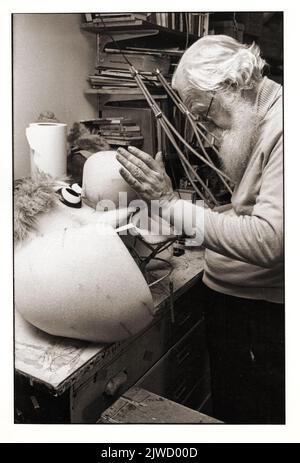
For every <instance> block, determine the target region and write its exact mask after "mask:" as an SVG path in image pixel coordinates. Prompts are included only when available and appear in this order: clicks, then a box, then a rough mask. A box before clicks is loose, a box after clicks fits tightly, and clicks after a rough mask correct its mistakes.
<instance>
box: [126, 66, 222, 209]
mask: <svg viewBox="0 0 300 463" xmlns="http://www.w3.org/2000/svg"><path fill="white" fill-rule="evenodd" d="M132 72H133V75H134V79H135V80H136V82H137V84H138V86H139V87H140V89H141V91H142V92H143V94H144V96H145V98H146V100H147V102H148V104H149V106H150V107H151V109H152V110H153V112H154V115H155V117H157V119H158V121H159V123H160V124H161V125H162V127H163V129H164V131H165V132H166V134H167V136H168V138H169V139H170V141H171V143H172V144H173V146H174V147H175V149H176V151H177V152H178V154H179V157H180V161H181V163H182V165H183V168H184V170H185V173H186V175H187V176H188V178H189V180H190V182H191V183H192V185H193V187H194V188H195V191H196V192H197V193H198V194H199V196H200V197H201V198H202V199H203V200H204V201H206V198H205V197H204V196H203V195H202V193H201V192H200V190H199V189H198V188H197V187H196V185H195V183H194V181H193V179H192V178H191V177H190V175H189V172H188V170H187V168H186V165H187V166H188V169H189V170H190V171H191V172H192V173H193V174H194V176H195V177H196V179H197V180H198V182H199V183H200V184H201V186H202V188H203V189H204V190H205V191H206V193H207V194H208V196H209V197H210V199H211V200H212V202H213V203H214V204H215V205H219V202H218V201H217V200H216V198H215V197H214V195H213V194H212V193H211V191H210V190H209V188H208V187H207V186H206V185H205V183H204V182H203V180H202V179H201V178H200V177H199V175H198V174H197V172H196V171H195V170H194V168H193V167H192V166H191V165H190V163H189V161H187V159H186V158H185V155H184V154H183V153H182V152H181V150H180V148H179V146H178V145H177V143H176V141H175V139H174V137H173V135H172V134H171V132H170V130H169V127H167V126H168V125H170V128H171V129H173V131H175V132H176V135H177V136H179V134H178V132H177V131H176V129H175V128H174V127H173V126H172V124H171V123H170V122H169V120H168V119H167V117H166V116H165V115H164V114H163V113H162V112H161V110H160V108H159V107H158V105H157V103H156V102H155V101H154V100H152V96H151V94H150V93H149V91H148V89H147V88H146V87H145V85H144V83H143V82H142V81H141V78H140V76H139V75H138V72H137V71H136V70H135V69H134V68H133V69H132ZM187 145H188V144H187ZM188 147H189V148H191V147H190V146H189V145H188ZM197 154H198V153H197ZM203 159H204V158H203ZM205 161H206V160H205ZM206 163H207V161H206Z"/></svg>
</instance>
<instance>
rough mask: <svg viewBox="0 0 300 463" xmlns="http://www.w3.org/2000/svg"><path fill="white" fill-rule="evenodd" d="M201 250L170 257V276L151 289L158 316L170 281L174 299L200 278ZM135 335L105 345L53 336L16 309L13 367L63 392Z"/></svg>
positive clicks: (122, 347)
mask: <svg viewBox="0 0 300 463" xmlns="http://www.w3.org/2000/svg"><path fill="white" fill-rule="evenodd" d="M203 252H204V251H203V249H199V248H190V249H186V250H185V254H183V255H182V256H180V257H174V256H170V258H169V261H170V263H171V264H172V266H173V271H172V274H171V276H170V277H168V278H166V279H165V280H163V281H161V282H160V283H158V284H157V285H155V286H153V287H152V288H151V292H152V296H153V300H154V305H155V308H156V311H157V315H159V313H160V312H161V311H163V310H164V309H166V307H167V306H168V303H169V300H170V290H169V284H170V281H172V282H173V298H174V300H176V299H177V298H178V297H179V296H180V295H181V294H183V293H184V292H185V291H187V290H188V289H189V288H190V287H191V286H192V285H193V284H194V283H195V281H197V280H198V279H199V278H200V276H201V274H202V271H203ZM147 329H148V328H146V329H145V330H147ZM145 330H144V331H145ZM134 338H135V336H133V337H132V338H129V339H128V340H125V341H122V342H116V343H113V344H105V345H104V344H96V343H91V342H87V341H80V340H76V339H70V338H62V337H58V336H52V335H49V334H47V333H45V332H43V331H41V330H39V329H38V328H35V327H34V326H32V325H31V324H29V323H27V322H26V321H25V320H24V319H23V318H22V317H21V315H20V314H19V313H18V312H17V311H16V312H15V368H16V371H17V372H18V373H20V374H22V375H25V376H27V377H28V378H29V380H30V381H31V382H39V383H43V384H44V385H45V386H46V387H47V388H49V389H51V390H53V393H62V392H63V391H64V390H65V389H66V388H67V387H68V386H69V385H70V384H71V383H72V381H74V380H75V379H76V378H77V377H79V376H80V375H81V373H82V371H84V370H86V369H90V368H92V367H93V365H95V364H97V365H98V364H99V363H101V362H102V361H103V362H104V361H107V359H108V358H109V357H113V355H115V354H116V353H117V352H118V351H120V350H122V349H124V347H126V345H128V344H129V343H131V342H133V341H134Z"/></svg>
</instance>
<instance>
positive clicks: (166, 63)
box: [88, 47, 183, 94]
mask: <svg viewBox="0 0 300 463" xmlns="http://www.w3.org/2000/svg"><path fill="white" fill-rule="evenodd" d="M182 54H183V51H180V50H178V49H176V48H173V49H152V48H133V47H125V48H124V49H117V48H106V49H105V50H104V51H103V52H101V54H100V56H99V59H98V63H99V64H98V65H96V68H95V74H93V75H89V76H88V80H89V82H90V84H91V87H92V89H94V90H95V89H97V91H98V93H106V92H107V93H128V94H130V93H132V94H133V93H140V90H139V89H138V86H137V84H136V81H135V80H134V78H133V76H132V74H131V72H130V69H129V68H130V65H132V66H134V68H135V69H137V70H138V71H139V72H140V77H141V79H142V80H143V82H144V84H145V85H146V87H147V88H148V89H149V91H150V92H151V93H155V94H161V93H162V92H163V88H162V85H161V83H160V82H159V80H158V79H157V76H156V75H155V74H153V71H155V70H156V69H159V70H160V72H161V73H162V74H163V75H164V76H165V78H166V79H167V80H168V81H169V82H170V81H171V74H172V71H173V69H172V66H173V62H174V60H175V62H177V61H178V59H179V58H180V57H181V56H182Z"/></svg>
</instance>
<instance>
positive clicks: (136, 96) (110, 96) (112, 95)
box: [84, 88, 167, 111]
mask: <svg viewBox="0 0 300 463" xmlns="http://www.w3.org/2000/svg"><path fill="white" fill-rule="evenodd" d="M129 90H131V91H132V90H135V91H134V92H133V93H130V92H128V89H124V91H118V92H112V91H110V90H105V89H103V88H99V89H96V88H89V89H87V90H85V92H84V93H85V95H95V96H97V98H98V110H99V111H102V110H103V109H104V107H105V106H106V105H107V103H110V102H115V101H141V100H145V97H144V95H143V93H142V92H141V91H140V90H139V89H129ZM152 97H153V98H154V99H155V100H166V99H167V95H166V94H157V95H155V94H153V95H152Z"/></svg>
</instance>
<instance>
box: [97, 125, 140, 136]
mask: <svg viewBox="0 0 300 463" xmlns="http://www.w3.org/2000/svg"><path fill="white" fill-rule="evenodd" d="M99 133H100V135H103V136H104V137H115V136H116V137H118V136H124V135H126V137H136V136H140V135H141V129H140V127H138V128H137V129H136V130H134V131H133V132H128V131H125V130H124V129H123V127H122V126H121V128H120V130H103V128H102V127H101V128H100V129H99Z"/></svg>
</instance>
